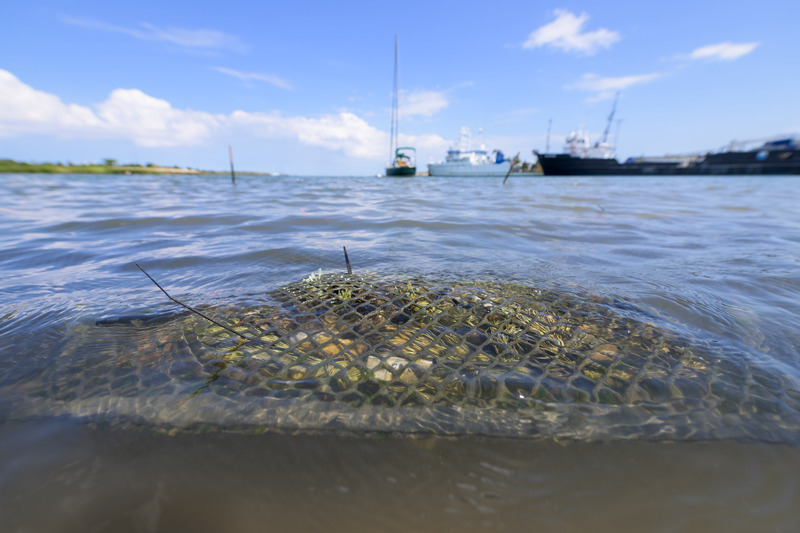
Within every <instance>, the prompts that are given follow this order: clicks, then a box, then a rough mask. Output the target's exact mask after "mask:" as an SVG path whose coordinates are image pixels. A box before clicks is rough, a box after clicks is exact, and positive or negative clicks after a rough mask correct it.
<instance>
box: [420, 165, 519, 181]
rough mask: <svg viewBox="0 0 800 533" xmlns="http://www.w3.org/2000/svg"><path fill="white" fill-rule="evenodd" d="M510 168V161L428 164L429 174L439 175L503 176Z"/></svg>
mask: <svg viewBox="0 0 800 533" xmlns="http://www.w3.org/2000/svg"><path fill="white" fill-rule="evenodd" d="M510 168H511V162H510V161H504V162H502V163H490V164H486V165H472V164H469V163H431V164H429V165H428V175H429V176H439V177H454V176H456V177H478V176H480V177H487V176H488V177H501V178H502V177H505V176H506V175H507V174H508V171H509V169H510Z"/></svg>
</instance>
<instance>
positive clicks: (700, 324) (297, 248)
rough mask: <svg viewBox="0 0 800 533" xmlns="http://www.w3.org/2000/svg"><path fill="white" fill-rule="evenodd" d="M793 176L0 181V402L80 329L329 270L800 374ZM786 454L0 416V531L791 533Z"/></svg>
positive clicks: (797, 512)
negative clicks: (607, 320)
mask: <svg viewBox="0 0 800 533" xmlns="http://www.w3.org/2000/svg"><path fill="white" fill-rule="evenodd" d="M798 192H800V181H798V180H797V179H796V178H789V177H771V178H763V177H726V178H711V177H709V178H674V177H666V178H607V179H599V178H588V177H587V178H527V179H523V178H516V179H515V178H512V179H510V180H509V182H508V183H507V184H506V185H505V186H503V185H502V184H501V180H497V179H463V180H458V179H430V178H413V179H396V180H392V179H377V178H299V177H280V178H277V177H275V178H273V177H239V178H237V183H236V186H232V185H231V183H230V181H229V180H228V179H226V178H224V177H218V176H134V177H125V176H78V175H68V176H47V175H4V176H0V340H1V342H0V390H2V391H3V394H5V395H10V394H13V392H14V390H15V389H14V387H15V386H17V385H16V384H18V383H23V382H25V381H26V380H28V379H31V376H35V375H36V373H37V372H42V371H44V370H46V369H47V368H49V365H52V364H55V363H56V361H55V358H56V355H57V353H58V350H59V349H60V347H61V346H62V345H63V343H64V339H65V338H68V337H69V336H70V335H72V334H73V333H74V332H75V331H79V330H80V329H81V328H86V327H90V326H91V324H93V323H94V321H95V320H96V319H97V318H100V317H109V316H119V315H124V314H131V312H153V311H165V310H170V309H172V308H174V307H175V306H174V304H171V303H170V302H168V301H166V299H165V297H164V295H163V294H162V293H160V292H159V291H158V290H157V289H156V288H155V287H154V286H153V285H152V284H151V283H150V282H149V281H148V280H147V279H146V278H145V277H144V276H143V275H142V273H141V272H140V271H139V270H138V269H137V268H136V264H137V263H138V264H140V265H142V266H144V267H145V268H146V269H147V270H148V272H150V273H151V274H152V275H154V277H156V279H158V280H159V282H160V283H161V284H162V285H163V286H164V287H165V288H168V290H169V291H170V293H171V294H172V295H173V296H175V297H177V298H180V299H183V300H185V301H187V302H190V303H192V304H194V305H199V304H203V303H221V302H228V301H244V300H252V299H253V298H254V296H253V295H257V294H259V293H263V292H264V291H267V290H270V289H273V288H275V287H278V286H281V285H283V284H285V283H288V282H292V281H296V280H298V279H301V278H304V277H306V276H308V275H309V274H311V273H314V272H317V271H318V270H319V269H322V271H323V272H338V271H343V270H344V259H343V255H342V246H346V247H347V249H348V253H349V255H350V260H351V262H352V263H353V267H354V269H356V270H357V271H369V272H376V273H379V274H393V273H397V272H402V273H403V274H406V275H422V276H450V277H452V278H459V279H461V278H463V279H473V278H480V279H496V280H513V281H516V282H521V283H526V284H530V285H535V286H548V287H555V286H566V287H579V288H581V290H585V291H589V292H590V293H593V294H598V295H601V296H615V297H622V298H624V299H625V300H626V301H629V302H632V304H634V305H635V306H636V307H637V308H638V309H641V310H643V311H645V312H647V313H650V314H652V315H653V316H656V317H658V318H659V319H661V320H665V321H667V322H669V323H671V324H674V325H675V327H676V328H678V330H679V331H684V332H686V333H687V334H691V335H693V336H696V337H698V338H702V339H705V340H708V341H709V342H715V343H720V344H721V345H725V346H729V347H731V348H732V349H735V350H737V351H741V352H743V353H747V354H749V356H750V357H752V358H753V360H754V361H757V362H758V363H759V364H765V365H769V366H771V367H773V368H775V369H778V370H779V371H780V372H782V373H784V374H785V375H787V376H790V377H791V378H793V379H798V378H800V350H798V347H799V346H800V333H798V332H799V331H800V318H799V317H800V304H798V302H800V298H799V297H800V276H798V261H799V260H800V212H798V210H797V208H796V202H797V198H798ZM798 479H800V449H798V448H797V447H796V445H795V443H787V444H763V443H740V442H726V441H722V442H675V443H653V442H635V441H634V442H627V441H626V442H595V443H580V442H566V443H565V442H556V441H535V442H532V441H525V440H507V439H492V438H461V439H451V438H441V439H423V440H420V439H409V438H388V439H377V438H363V437H358V436H355V435H350V436H339V435H326V434H321V435H320V434H314V435H287V434H275V433H267V434H263V435H241V434H231V433H219V432H212V433H209V434H200V435H197V434H183V433H178V434H172V435H170V434H165V433H159V432H153V431H151V430H149V429H147V428H143V429H138V430H137V429H131V428H126V429H120V428H118V427H117V426H115V424H114V423H113V422H112V423H107V424H100V425H99V426H98V425H94V424H92V425H85V424H81V423H77V422H75V421H74V420H72V419H69V418H65V417H57V418H47V417H45V418H42V419H36V420H4V423H3V424H0V523H2V524H3V527H2V529H3V530H4V531H183V530H186V531H189V530H192V531H219V530H228V531H263V530H265V529H293V530H308V529H315V530H327V531H347V530H354V529H366V528H369V529H371V530H372V529H381V530H387V531H401V530H402V531H408V530H410V529H416V530H420V531H482V530H492V531H494V530H512V531H514V530H516V531H519V530H531V529H535V528H544V529H545V530H577V529H587V530H588V529H589V528H592V529H599V530H608V529H611V528H614V529H615V530H617V531H641V530H648V531H704V532H705V531H714V530H725V531H754V530H759V531H795V530H796V529H797V526H798V524H800V482H799V481H798Z"/></svg>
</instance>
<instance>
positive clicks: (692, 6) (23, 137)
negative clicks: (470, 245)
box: [0, 0, 800, 175]
mask: <svg viewBox="0 0 800 533" xmlns="http://www.w3.org/2000/svg"><path fill="white" fill-rule="evenodd" d="M798 20H800V3H798V2H796V1H772V2H770V1H764V2H730V1H726V2H697V1H694V2H689V1H684V0H674V1H672V2H602V3H598V2H554V3H549V2H532V1H511V0H510V1H503V0H496V1H495V2H492V3H487V2H466V1H462V2H456V1H435V0H433V1H427V2H419V1H416V0H409V1H405V2H402V3H397V2H391V3H390V2H379V1H372V2H366V1H359V2H352V1H339V2H308V1H303V0H295V1H292V2H274V1H262V2H253V1H242V0H228V1H226V2H204V3H197V2H184V1H164V0H159V1H158V2H155V1H149V0H137V1H135V2H130V1H120V2H99V1H73V2H57V1H55V0H49V1H37V0H27V1H26V2H4V3H3V5H2V7H0V50H2V54H0V158H11V159H17V160H22V161H30V162H41V161H63V162H66V161H71V162H74V163H82V162H97V161H101V160H102V159H106V158H112V159H116V160H118V161H119V162H121V163H129V162H130V163H141V164H146V163H156V164H164V165H178V166H183V167H193V168H201V169H219V170H224V169H226V168H227V166H228V146H229V145H232V146H233V149H234V155H235V160H236V167H237V169H241V170H254V171H264V172H282V173H291V174H306V175H373V174H377V173H381V172H383V168H384V166H385V165H386V163H387V162H388V159H389V127H390V105H391V89H392V69H393V54H394V35H395V34H398V35H399V39H400V86H401V97H400V100H401V123H400V133H401V135H400V141H401V144H410V145H412V146H415V147H416V148H417V152H418V166H419V167H422V168H424V167H425V164H426V163H428V162H430V161H432V160H440V159H442V158H443V157H444V155H445V151H446V150H447V148H448V147H449V146H450V145H452V144H453V143H454V142H455V140H456V137H457V135H458V131H459V128H460V127H461V126H469V127H470V128H471V129H472V134H473V146H475V145H477V143H478V137H479V135H478V132H479V131H482V133H481V136H480V137H481V139H482V141H483V143H484V144H485V145H486V147H487V148H488V149H490V150H491V149H495V148H498V149H501V150H503V151H504V152H505V153H506V154H508V155H513V154H515V153H517V152H520V153H521V157H522V159H523V160H528V161H533V160H534V159H535V158H534V156H533V155H532V154H531V150H533V149H538V150H544V149H545V148H546V145H547V138H548V137H547V134H548V125H549V124H550V122H551V121H552V126H551V127H550V128H551V133H550V137H549V139H550V144H549V145H550V149H551V151H559V150H560V149H561V148H562V146H563V139H564V137H565V136H566V134H568V133H569V132H570V131H572V130H575V129H578V128H584V129H586V130H588V131H589V132H590V135H591V136H592V139H593V140H598V139H599V137H600V136H601V135H602V132H603V130H604V129H605V127H606V119H607V116H608V114H609V112H610V110H611V106H612V103H613V99H614V94H616V92H618V91H619V92H620V97H619V104H618V109H617V114H616V119H618V120H615V121H614V124H613V127H612V130H611V137H612V140H614V139H615V138H616V140H617V153H618V156H619V157H620V158H621V159H624V158H626V157H628V156H631V155H643V154H646V155H660V154H664V153H685V152H697V151H706V150H715V149H719V148H721V147H722V146H724V145H726V144H727V143H728V142H730V141H731V140H734V139H737V140H744V139H757V138H762V137H769V136H773V135H777V134H784V133H797V132H800V105H798V103H797V102H798V98H797V97H798V89H799V88H800V68H798V66H797V52H798V50H800V31H799V30H798ZM617 134H618V136H617Z"/></svg>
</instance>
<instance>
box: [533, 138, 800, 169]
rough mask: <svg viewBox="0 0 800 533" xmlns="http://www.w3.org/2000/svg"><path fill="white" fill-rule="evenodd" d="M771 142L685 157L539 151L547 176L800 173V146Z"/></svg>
mask: <svg viewBox="0 0 800 533" xmlns="http://www.w3.org/2000/svg"><path fill="white" fill-rule="evenodd" d="M782 146H784V145H783V143H771V145H770V146H769V147H768V148H767V145H765V146H764V147H762V148H761V149H758V150H749V151H741V152H737V151H729V152H720V153H714V154H707V155H705V156H698V157H687V158H683V159H670V160H667V159H658V158H651V159H648V158H638V159H633V158H632V159H628V160H627V161H625V162H624V163H620V162H619V161H617V160H616V159H602V158H591V157H586V158H582V157H575V156H572V155H570V154H537V156H538V157H539V163H540V164H541V165H542V172H543V173H544V174H545V175H546V176H650V175H656V176H659V175H661V176H663V175H669V176H672V175H726V174H800V148H798V147H797V146H796V144H791V145H790V144H786V145H785V146H786V147H785V148H784V147H782Z"/></svg>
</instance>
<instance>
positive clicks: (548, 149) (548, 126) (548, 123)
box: [544, 118, 553, 154]
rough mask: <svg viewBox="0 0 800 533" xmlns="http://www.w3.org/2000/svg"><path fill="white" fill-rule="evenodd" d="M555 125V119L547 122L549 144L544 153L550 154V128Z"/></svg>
mask: <svg viewBox="0 0 800 533" xmlns="http://www.w3.org/2000/svg"><path fill="white" fill-rule="evenodd" d="M552 125H553V119H552V118H551V119H550V120H548V121H547V144H546V145H545V147H544V153H546V154H549V153H550V126H552Z"/></svg>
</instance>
